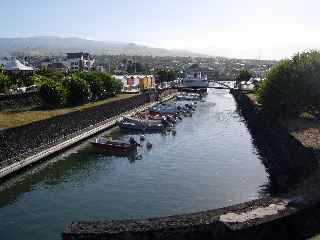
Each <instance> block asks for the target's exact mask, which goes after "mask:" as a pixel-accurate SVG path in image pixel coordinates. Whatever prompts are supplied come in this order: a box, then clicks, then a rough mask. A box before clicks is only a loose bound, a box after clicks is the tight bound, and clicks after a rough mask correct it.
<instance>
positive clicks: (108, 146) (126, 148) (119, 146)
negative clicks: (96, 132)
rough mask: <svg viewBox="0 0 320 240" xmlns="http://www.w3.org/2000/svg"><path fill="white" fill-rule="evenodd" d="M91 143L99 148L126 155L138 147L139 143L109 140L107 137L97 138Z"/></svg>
mask: <svg viewBox="0 0 320 240" xmlns="http://www.w3.org/2000/svg"><path fill="white" fill-rule="evenodd" d="M91 144H92V145H93V146H94V147H96V148H97V149H99V150H103V151H105V152H108V153H110V154H114V155H126V154H128V153H130V152H132V151H134V150H136V149H137V144H135V143H125V142H116V141H109V140H107V139H106V138H97V139H96V140H95V141H92V142H91Z"/></svg>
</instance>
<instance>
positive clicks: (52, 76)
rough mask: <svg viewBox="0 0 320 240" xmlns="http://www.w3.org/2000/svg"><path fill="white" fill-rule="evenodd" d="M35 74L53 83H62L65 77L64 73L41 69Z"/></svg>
mask: <svg viewBox="0 0 320 240" xmlns="http://www.w3.org/2000/svg"><path fill="white" fill-rule="evenodd" d="M36 74H37V75H40V76H43V77H47V78H50V79H52V80H55V81H62V80H64V78H65V77H66V76H65V73H63V72H61V71H59V70H49V69H41V70H38V71H37V72H36Z"/></svg>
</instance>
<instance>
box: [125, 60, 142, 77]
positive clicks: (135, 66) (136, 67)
mask: <svg viewBox="0 0 320 240" xmlns="http://www.w3.org/2000/svg"><path fill="white" fill-rule="evenodd" d="M145 71H146V68H145V66H143V65H142V64H141V63H139V62H129V63H128V65H127V72H128V73H130V74H133V73H143V72H145Z"/></svg>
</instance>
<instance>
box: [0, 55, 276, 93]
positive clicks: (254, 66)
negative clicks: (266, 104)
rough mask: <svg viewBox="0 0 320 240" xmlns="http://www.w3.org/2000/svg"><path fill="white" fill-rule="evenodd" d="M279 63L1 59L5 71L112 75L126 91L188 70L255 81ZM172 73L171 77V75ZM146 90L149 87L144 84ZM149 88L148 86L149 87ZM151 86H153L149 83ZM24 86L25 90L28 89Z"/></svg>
mask: <svg viewBox="0 0 320 240" xmlns="http://www.w3.org/2000/svg"><path fill="white" fill-rule="evenodd" d="M275 63H276V61H271V60H251V59H229V58H224V57H211V58H204V57H170V56H168V57H160V56H128V55H93V54H90V53H88V52H86V51H83V52H70V53H66V54H64V55H57V56H35V55H32V56H27V55H25V54H20V55H19V54H18V55H15V56H5V57H0V66H2V68H3V70H4V71H5V72H6V70H7V72H8V71H10V70H12V69H16V70H20V71H30V70H32V71H39V70H46V71H51V72H52V71H53V72H60V73H63V74H65V75H67V74H69V73H72V72H77V71H87V72H89V71H98V72H102V73H107V74H111V75H113V76H114V77H115V78H116V79H118V80H121V81H122V82H123V89H124V90H127V91H133V92H134V91H139V88H140V87H141V84H142V83H141V80H140V79H142V78H150V79H151V80H149V81H153V82H154V83H155V84H160V83H163V82H171V81H174V80H176V79H179V78H182V77H184V75H185V73H186V72H187V71H188V70H189V69H196V70H197V71H201V72H202V73H205V74H206V76H207V77H208V78H210V79H215V80H219V81H233V80H235V79H236V77H237V76H238V75H239V73H240V71H241V70H242V69H246V70H248V71H249V72H250V73H251V74H252V77H253V78H255V79H258V80H260V79H263V78H264V77H265V75H266V72H267V71H268V70H269V69H270V68H271V67H272V65H274V64H275ZM170 73H171V75H170ZM142 85H144V88H145V87H146V84H145V83H143V84H142ZM147 85H148V84H147ZM149 85H150V84H149ZM18 87H23V89H22V90H23V91H24V90H25V88H27V87H28V86H18Z"/></svg>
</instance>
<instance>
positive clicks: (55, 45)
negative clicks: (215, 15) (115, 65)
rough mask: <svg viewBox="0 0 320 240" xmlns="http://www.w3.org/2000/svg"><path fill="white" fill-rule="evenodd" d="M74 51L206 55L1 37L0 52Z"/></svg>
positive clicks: (80, 41)
mask: <svg viewBox="0 0 320 240" xmlns="http://www.w3.org/2000/svg"><path fill="white" fill-rule="evenodd" d="M72 51H87V52H90V53H92V54H97V55H99V54H106V55H119V54H126V55H153V56H177V57H188V56H190V57H203V56H205V55H203V54H198V53H193V52H189V51H184V50H167V49H163V48H152V47H147V46H143V45H137V44H134V43H122V42H105V41H93V40H86V39H81V38H61V37H30V38H0V54H2V55H4V54H8V53H9V54H17V53H19V54H26V55H60V54H63V53H66V52H72Z"/></svg>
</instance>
